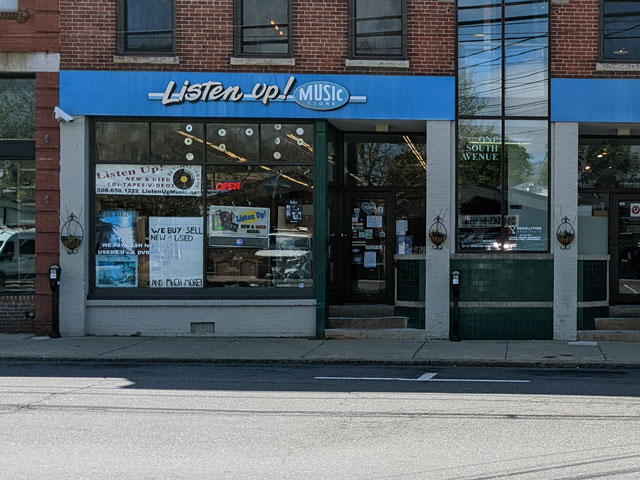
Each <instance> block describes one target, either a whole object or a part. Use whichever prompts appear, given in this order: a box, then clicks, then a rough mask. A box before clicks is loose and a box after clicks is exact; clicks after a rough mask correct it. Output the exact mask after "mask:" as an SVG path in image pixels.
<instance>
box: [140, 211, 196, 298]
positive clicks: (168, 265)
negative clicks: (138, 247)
mask: <svg viewBox="0 0 640 480" xmlns="http://www.w3.org/2000/svg"><path fill="white" fill-rule="evenodd" d="M202 242H203V219H202V218H201V217H149V264H150V265H149V267H150V268H149V270H150V277H149V280H150V286H151V287H162V288H194V287H202V286H203V278H202V276H203V275H202V270H203V268H202V267H203V258H202V246H203V245H202Z"/></svg>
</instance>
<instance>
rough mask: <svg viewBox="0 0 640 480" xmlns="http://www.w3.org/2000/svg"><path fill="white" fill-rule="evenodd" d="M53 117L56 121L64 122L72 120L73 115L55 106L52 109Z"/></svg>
mask: <svg viewBox="0 0 640 480" xmlns="http://www.w3.org/2000/svg"><path fill="white" fill-rule="evenodd" d="M53 118H54V119H55V120H56V122H65V123H71V122H73V117H72V116H71V115H69V114H68V113H67V112H65V111H64V110H62V109H61V108H60V107H55V108H54V109H53Z"/></svg>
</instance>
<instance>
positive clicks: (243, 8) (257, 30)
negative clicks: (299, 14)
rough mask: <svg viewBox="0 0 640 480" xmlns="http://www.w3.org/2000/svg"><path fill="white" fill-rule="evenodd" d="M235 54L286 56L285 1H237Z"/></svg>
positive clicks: (286, 25) (287, 12)
mask: <svg viewBox="0 0 640 480" xmlns="http://www.w3.org/2000/svg"><path fill="white" fill-rule="evenodd" d="M238 8H239V9H240V14H239V18H240V25H239V31H238V36H239V39H238V41H239V49H238V50H239V53H240V54H245V55H288V54H289V0H237V3H236V9H238Z"/></svg>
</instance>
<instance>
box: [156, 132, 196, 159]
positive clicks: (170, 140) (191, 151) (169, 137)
mask: <svg viewBox="0 0 640 480" xmlns="http://www.w3.org/2000/svg"><path fill="white" fill-rule="evenodd" d="M204 146H205V145H204V125H203V124H202V123H186V124H185V123H152V124H151V161H152V162H176V161H180V162H189V163H192V162H194V163H202V162H203V161H204Z"/></svg>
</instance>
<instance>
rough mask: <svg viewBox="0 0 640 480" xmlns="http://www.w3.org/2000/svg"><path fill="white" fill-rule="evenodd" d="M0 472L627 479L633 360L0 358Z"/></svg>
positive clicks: (635, 429)
mask: <svg viewBox="0 0 640 480" xmlns="http://www.w3.org/2000/svg"><path fill="white" fill-rule="evenodd" d="M319 377H338V378H319ZM344 377H349V378H344ZM362 378H365V379H362ZM0 478H1V479H5V478H6V479H22V478H24V479H27V478H28V479H39V478H43V479H63V478H64V479H67V478H72V479H83V478H87V479H103V478H118V479H120V478H135V479H158V478H161V479H164V478H167V479H169V478H170V479H181V478H189V479H191V478H204V479H218V478H224V479H227V478H229V479H244V478H250V479H253V478H256V479H258V478H259V479H283V478H295V479H317V478H326V479H462V480H471V479H475V480H479V479H491V478H523V479H599V478H602V479H605V478H606V479H638V478H640V371H634V370H580V369H571V370H553V369H497V368H493V369H491V368H452V367H447V368H438V367H434V368H428V369H425V368H421V367H401V366H399V367H381V366H273V365H270V366H249V365H238V366H232V365H210V364H200V365H180V364H170V365H163V364H151V365H143V364H129V365H116V364H95V365H94V364H58V363H0Z"/></svg>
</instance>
